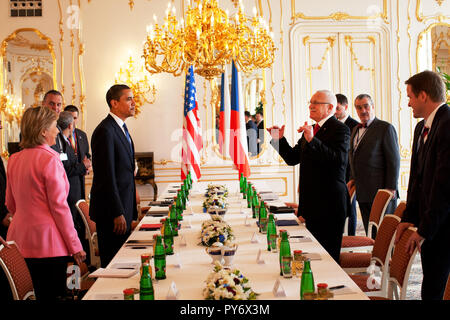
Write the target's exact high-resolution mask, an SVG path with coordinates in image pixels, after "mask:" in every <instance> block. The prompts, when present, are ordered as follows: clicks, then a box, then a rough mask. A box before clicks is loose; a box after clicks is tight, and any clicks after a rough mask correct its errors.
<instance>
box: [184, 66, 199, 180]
mask: <svg viewBox="0 0 450 320" xmlns="http://www.w3.org/2000/svg"><path fill="white" fill-rule="evenodd" d="M196 91H197V90H196V88H195V79H194V69H193V67H192V66H191V67H190V68H189V72H188V74H186V89H185V93H184V118H183V149H182V150H181V158H182V162H181V179H182V180H184V179H186V176H187V174H188V172H189V171H190V172H191V175H192V179H193V180H194V181H198V180H199V179H200V177H201V176H202V174H201V172H200V150H201V149H202V148H203V141H202V128H201V123H200V118H199V117H198V104H197V100H196V99H195V93H196Z"/></svg>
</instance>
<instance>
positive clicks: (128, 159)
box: [89, 84, 137, 268]
mask: <svg viewBox="0 0 450 320" xmlns="http://www.w3.org/2000/svg"><path fill="white" fill-rule="evenodd" d="M106 101H107V103H108V106H109V108H110V113H109V115H108V116H107V117H106V118H105V119H104V120H103V121H102V122H101V123H100V124H99V125H98V126H97V128H96V129H95V130H94V133H93V134H92V139H91V148H92V165H93V171H94V178H93V182H92V189H91V203H90V208H89V213H90V217H91V219H92V220H93V221H95V222H96V225H97V234H98V246H99V253H100V261H101V266H102V268H104V267H106V266H107V265H108V263H109V262H110V261H111V259H112V258H113V257H114V256H115V254H116V253H117V251H119V249H120V248H121V246H122V245H123V244H124V242H125V241H126V239H127V238H128V236H129V235H130V233H131V222H132V221H133V220H136V219H137V207H136V186H135V183H134V169H135V161H134V144H133V140H132V139H131V136H130V134H129V132H128V128H127V126H126V124H125V120H126V119H127V118H128V117H132V116H134V113H135V101H134V98H133V92H132V91H131V89H130V88H129V87H128V86H126V85H120V84H119V85H114V86H112V87H111V88H110V89H109V90H108V92H107V94H106Z"/></svg>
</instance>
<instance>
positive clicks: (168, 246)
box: [164, 219, 173, 256]
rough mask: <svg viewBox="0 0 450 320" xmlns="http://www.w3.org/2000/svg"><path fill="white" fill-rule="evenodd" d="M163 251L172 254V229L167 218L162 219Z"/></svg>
mask: <svg viewBox="0 0 450 320" xmlns="http://www.w3.org/2000/svg"><path fill="white" fill-rule="evenodd" d="M164 251H165V253H166V255H169V256H170V255H172V254H173V229H172V224H171V223H170V222H169V219H164Z"/></svg>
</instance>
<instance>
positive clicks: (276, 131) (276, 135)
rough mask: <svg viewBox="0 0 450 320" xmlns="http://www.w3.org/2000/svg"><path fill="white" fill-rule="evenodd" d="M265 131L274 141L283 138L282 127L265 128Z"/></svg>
mask: <svg viewBox="0 0 450 320" xmlns="http://www.w3.org/2000/svg"><path fill="white" fill-rule="evenodd" d="M267 131H268V132H269V133H270V136H271V137H272V139H274V140H279V139H281V138H283V137H284V125H283V126H282V127H281V128H279V127H278V126H273V127H270V128H267Z"/></svg>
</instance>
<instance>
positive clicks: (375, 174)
mask: <svg viewBox="0 0 450 320" xmlns="http://www.w3.org/2000/svg"><path fill="white" fill-rule="evenodd" d="M358 129H359V128H358V127H355V128H353V131H352V135H351V138H350V156H349V159H350V169H351V173H350V179H354V180H355V184H356V199H357V200H358V202H361V203H372V202H373V199H374V198H375V195H376V194H377V191H378V189H392V190H397V192H396V196H397V197H398V189H397V182H398V176H399V171H400V153H399V147H398V140H397V132H396V131H395V128H394V127H393V126H392V125H391V124H390V123H388V122H386V121H383V120H379V119H377V118H375V119H374V120H373V122H372V123H371V124H370V126H368V127H367V129H366V133H365V134H364V136H363V137H362V138H361V141H360V142H359V145H358V147H357V148H356V150H355V149H354V147H353V142H354V139H355V136H356V133H357V131H358Z"/></svg>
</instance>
